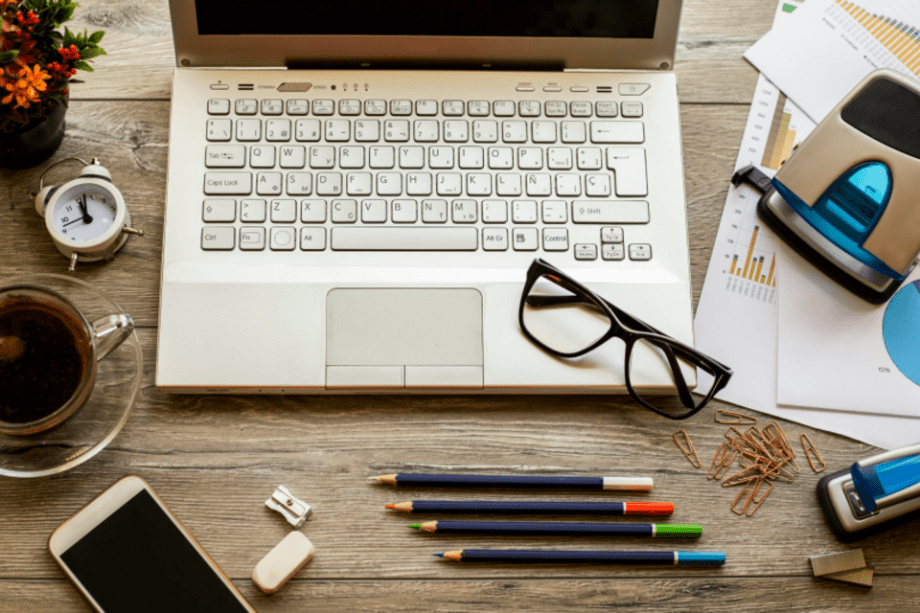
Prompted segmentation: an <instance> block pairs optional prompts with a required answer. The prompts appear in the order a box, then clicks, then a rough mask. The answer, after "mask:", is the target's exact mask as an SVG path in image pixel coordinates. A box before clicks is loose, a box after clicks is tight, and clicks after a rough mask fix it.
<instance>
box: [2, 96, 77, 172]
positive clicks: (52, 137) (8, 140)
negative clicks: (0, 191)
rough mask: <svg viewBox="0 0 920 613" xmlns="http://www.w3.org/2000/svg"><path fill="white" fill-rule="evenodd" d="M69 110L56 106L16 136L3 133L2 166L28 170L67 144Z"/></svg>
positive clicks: (62, 106)
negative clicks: (64, 141) (65, 119)
mask: <svg viewBox="0 0 920 613" xmlns="http://www.w3.org/2000/svg"><path fill="white" fill-rule="evenodd" d="M66 113H67V107H66V106H64V105H63V104H59V103H56V104H55V105H54V109H53V110H52V111H51V112H50V113H48V114H47V115H45V117H44V118H42V119H41V120H37V121H31V122H29V123H28V124H26V125H25V126H23V127H22V128H21V129H19V130H17V131H16V132H10V133H6V132H0V166H2V167H4V168H28V167H29V166H35V165H36V164H39V163H41V162H44V161H45V160H47V159H48V158H49V157H51V156H52V154H54V152H55V151H57V148H58V147H60V145H61V141H62V140H64V115H65V114H66Z"/></svg>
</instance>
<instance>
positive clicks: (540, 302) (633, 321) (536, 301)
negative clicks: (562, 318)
mask: <svg viewBox="0 0 920 613" xmlns="http://www.w3.org/2000/svg"><path fill="white" fill-rule="evenodd" d="M598 298H599V299H600V300H603V301H604V304H606V305H607V306H608V307H610V310H612V311H613V312H614V314H615V315H616V316H617V317H619V318H620V319H622V320H623V321H624V323H627V324H629V325H630V326H631V327H633V328H640V329H642V330H645V331H646V332H652V333H653V334H660V335H662V336H668V335H667V334H665V333H664V332H662V331H661V330H659V329H657V328H654V327H652V326H650V325H648V324H647V323H645V322H644V321H642V320H641V319H639V318H638V317H635V316H633V315H630V314H629V313H627V312H626V311H624V310H623V309H621V308H619V307H618V306H616V305H615V304H613V303H612V302H610V301H609V300H607V299H606V298H601V297H600V296H598ZM525 300H526V301H527V304H529V305H531V306H535V307H542V306H557V305H565V304H574V303H586V304H588V306H591V307H594V308H597V304H595V303H593V302H591V301H588V300H585V299H584V298H582V297H581V296H578V295H576V294H573V295H570V296H533V295H531V296H527V298H526V299H525ZM669 338H670V337H669ZM669 347H671V348H672V349H673V350H674V351H675V352H676V353H677V355H678V356H680V357H681V358H684V359H690V358H696V360H695V361H698V360H699V358H700V357H701V356H702V354H700V353H699V352H696V351H692V352H691V351H689V350H686V349H683V348H681V347H678V346H675V345H669ZM706 357H707V358H708V359H709V360H711V361H712V362H714V363H716V364H718V365H719V366H720V367H722V368H723V369H725V370H727V371H728V372H731V369H730V368H728V367H727V366H725V365H724V364H722V363H720V362H718V361H716V360H713V359H712V358H709V357H708V356H706Z"/></svg>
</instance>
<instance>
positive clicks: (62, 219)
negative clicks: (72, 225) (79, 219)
mask: <svg viewBox="0 0 920 613" xmlns="http://www.w3.org/2000/svg"><path fill="white" fill-rule="evenodd" d="M61 221H63V222H65V223H66V222H68V221H70V217H62V218H61Z"/></svg>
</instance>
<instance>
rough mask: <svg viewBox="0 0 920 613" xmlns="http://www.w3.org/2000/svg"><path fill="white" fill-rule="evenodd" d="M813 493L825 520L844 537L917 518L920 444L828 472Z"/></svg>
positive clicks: (848, 538)
mask: <svg viewBox="0 0 920 613" xmlns="http://www.w3.org/2000/svg"><path fill="white" fill-rule="evenodd" d="M817 493H818V502H820V503H821V508H822V509H823V510H824V515H825V517H826V518H827V522H828V524H830V527H831V529H832V530H833V531H834V533H835V534H836V535H837V538H839V539H840V540H842V541H845V542H850V541H855V540H858V539H861V538H863V537H866V536H869V535H870V534H874V533H876V532H879V531H881V530H885V529H887V528H890V527H892V526H895V525H897V524H901V523H903V522H906V521H910V520H912V519H917V518H920V444H918V445H911V446H909V447H902V448H901V449H895V450H894V451H889V452H886V453H881V454H879V455H874V456H872V457H869V458H866V459H865V460H860V461H859V462H856V463H855V464H853V465H852V466H851V467H850V468H849V470H842V471H840V472H837V473H833V474H830V475H828V476H826V477H824V478H823V479H821V480H820V481H819V482H818V492H817Z"/></svg>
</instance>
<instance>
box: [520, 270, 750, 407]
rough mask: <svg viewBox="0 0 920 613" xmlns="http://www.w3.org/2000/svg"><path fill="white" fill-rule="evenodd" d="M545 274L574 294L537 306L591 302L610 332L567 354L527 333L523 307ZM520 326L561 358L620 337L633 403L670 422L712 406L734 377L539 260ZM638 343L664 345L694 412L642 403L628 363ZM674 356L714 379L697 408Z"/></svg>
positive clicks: (684, 397)
mask: <svg viewBox="0 0 920 613" xmlns="http://www.w3.org/2000/svg"><path fill="white" fill-rule="evenodd" d="M544 275H547V276H549V277H551V278H553V280H554V281H555V282H556V283H557V284H558V285H559V286H560V287H562V288H563V289H566V290H568V291H570V292H572V294H574V295H573V296H547V298H551V299H552V300H548V301H547V302H546V303H545V304H543V305H538V306H555V305H559V304H565V303H570V302H576V301H577V302H588V303H589V304H590V305H591V306H594V307H596V308H598V309H600V310H601V311H603V312H604V314H605V315H607V318H608V319H609V320H610V328H609V329H608V330H607V332H606V333H604V334H602V335H601V336H599V337H598V339H597V340H596V341H594V342H593V343H592V344H590V345H588V346H587V347H585V348H584V349H581V350H579V351H574V352H568V353H567V352H563V351H559V350H557V349H554V348H552V347H550V346H549V345H546V344H545V343H543V342H542V341H541V340H540V339H538V338H537V337H536V336H534V334H533V333H532V332H531V331H530V330H528V329H527V326H526V325H525V324H524V307H525V305H527V304H530V305H531V306H533V303H532V301H531V302H529V301H528V300H527V298H528V295H529V293H530V291H531V289H533V286H534V284H535V283H536V282H537V279H539V278H540V277H542V276H544ZM624 322H625V323H624ZM518 323H519V325H520V327H521V331H522V332H523V333H524V336H526V337H527V338H528V339H529V340H530V341H531V342H532V343H534V344H535V345H537V346H538V347H539V348H540V349H542V350H544V351H546V352H547V353H549V354H551V355H554V356H556V357H560V358H577V357H580V356H583V355H585V354H586V353H589V352H591V351H593V350H595V349H597V348H598V347H600V346H601V345H603V344H604V343H606V342H607V341H609V340H610V339H612V338H619V339H620V340H622V341H623V342H624V344H625V345H626V357H625V361H624V371H625V376H626V389H627V391H628V392H629V395H630V396H632V398H633V400H635V401H636V402H638V403H640V404H641V405H642V406H644V407H645V408H647V409H650V410H652V411H654V412H655V413H658V414H659V415H663V416H664V417H667V418H669V419H686V418H688V417H691V416H693V415H695V414H696V413H698V412H699V411H700V410H701V409H702V408H703V407H704V406H706V405H707V404H708V403H709V401H710V400H712V398H713V397H714V396H715V395H716V394H717V393H719V392H720V391H721V390H722V389H724V388H725V386H726V385H728V381H729V379H731V376H732V374H734V373H733V371H732V369H731V368H729V367H728V366H726V365H725V364H722V363H721V362H719V361H718V360H715V359H713V358H711V357H709V356H707V355H706V354H704V353H701V352H699V351H697V350H696V349H694V348H693V347H690V346H689V345H686V344H684V343H682V342H680V341H679V340H677V339H675V338H673V337H671V336H668V335H667V334H665V333H664V332H661V331H660V330H658V329H656V328H654V327H652V326H650V325H648V324H647V323H645V322H644V321H642V320H641V319H639V318H637V317H635V316H633V315H630V314H629V313H627V312H626V311H624V310H622V309H620V308H619V307H617V306H616V305H615V304H613V303H612V302H610V301H609V300H607V299H606V298H604V297H602V296H600V295H598V294H596V293H595V292H593V291H592V290H590V289H588V288H587V287H585V286H584V285H582V284H581V283H579V282H578V281H576V280H575V279H573V278H572V277H570V276H569V275H567V274H566V273H564V272H562V271H561V270H559V269H558V268H556V267H555V266H553V265H552V264H550V263H549V262H547V261H545V260H543V259H542V258H536V259H535V260H534V261H533V262H532V263H531V265H530V268H528V269H527V278H526V280H525V282H524V291H523V292H522V293H521V304H520V308H519V309H518ZM627 324H628V325H627ZM638 340H650V341H659V342H660V343H661V345H659V344H658V343H655V345H656V346H658V347H659V348H660V349H662V352H663V353H665V355H666V356H667V359H668V365H669V366H670V368H671V372H672V375H673V376H674V382H675V385H676V386H677V395H678V397H679V398H680V401H681V403H683V405H684V406H685V407H686V408H688V409H691V411H690V412H689V413H687V414H686V415H672V414H670V413H666V412H664V411H662V410H661V409H658V408H656V407H655V406H654V405H652V404H650V403H648V402H646V401H645V400H643V399H642V397H641V396H640V395H639V394H638V393H637V392H636V391H635V390H634V389H633V386H632V381H631V380H630V374H629V371H630V368H629V364H630V359H631V357H632V349H633V346H634V345H635V344H636V341H638ZM670 349H673V350H674V351H673V352H672V351H670ZM675 353H676V354H677V356H679V357H680V358H681V359H683V360H685V361H687V362H688V363H689V364H691V365H692V366H693V367H694V368H702V369H703V370H706V371H707V372H709V373H710V374H711V375H712V376H713V377H714V379H715V380H714V382H713V385H712V389H710V391H709V393H708V394H707V395H706V396H705V398H703V400H702V401H701V402H700V403H699V404H698V405H697V404H696V402H694V400H693V395H692V393H691V391H690V387H689V386H688V385H687V382H686V381H685V380H684V376H683V373H682V372H681V369H680V366H679V365H678V364H677V357H676V356H675V355H674V354H675Z"/></svg>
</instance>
